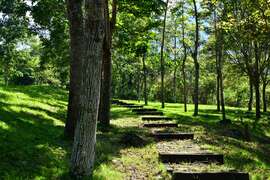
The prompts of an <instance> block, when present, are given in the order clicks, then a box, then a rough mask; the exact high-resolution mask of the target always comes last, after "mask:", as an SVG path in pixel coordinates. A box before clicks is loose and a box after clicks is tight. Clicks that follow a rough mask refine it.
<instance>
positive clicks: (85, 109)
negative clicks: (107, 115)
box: [68, 0, 105, 179]
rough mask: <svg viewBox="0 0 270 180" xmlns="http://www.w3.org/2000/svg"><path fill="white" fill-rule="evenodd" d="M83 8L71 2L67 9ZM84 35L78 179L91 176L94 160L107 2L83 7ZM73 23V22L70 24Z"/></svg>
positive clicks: (75, 154)
mask: <svg viewBox="0 0 270 180" xmlns="http://www.w3.org/2000/svg"><path fill="white" fill-rule="evenodd" d="M78 4H79V5H80V6H81V5H82V4H81V3H79V1H78V0H68V9H69V10H70V11H71V12H72V10H73V7H74V6H78ZM81 9H83V12H84V14H85V15H84V17H83V19H84V31H83V32H84V33H83V37H82V38H83V41H82V42H81V43H82V44H83V53H82V60H81V61H80V62H81V63H82V65H81V66H80V69H79V70H80V72H81V81H79V82H78V84H79V90H80V91H79V98H78V102H79V103H78V105H79V106H78V118H77V119H78V121H77V125H76V128H75V136H74V143H73V149H72V155H71V167H70V171H71V174H72V176H74V177H75V178H76V179H79V178H83V177H84V176H91V175H92V173H93V165H94V158H95V144H96V124H97V117H98V106H99V96H100V83H101V66H102V54H103V53H102V46H103V40H104V34H105V20H104V19H105V18H104V16H105V15H104V14H105V2H104V0H86V1H85V2H84V4H83V7H82V8H81ZM72 23H73V20H72V18H71V19H70V24H72Z"/></svg>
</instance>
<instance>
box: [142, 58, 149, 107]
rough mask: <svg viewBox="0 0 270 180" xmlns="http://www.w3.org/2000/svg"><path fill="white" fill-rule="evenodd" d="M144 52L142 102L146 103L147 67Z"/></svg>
mask: <svg viewBox="0 0 270 180" xmlns="http://www.w3.org/2000/svg"><path fill="white" fill-rule="evenodd" d="M145 58H146V53H144V54H143V58H142V62H143V87H144V89H143V94H144V104H145V105H148V93H147V69H146V64H145Z"/></svg>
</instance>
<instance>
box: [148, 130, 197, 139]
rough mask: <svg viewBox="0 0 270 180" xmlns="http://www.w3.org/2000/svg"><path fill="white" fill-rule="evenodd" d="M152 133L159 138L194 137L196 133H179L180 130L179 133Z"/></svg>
mask: <svg viewBox="0 0 270 180" xmlns="http://www.w3.org/2000/svg"><path fill="white" fill-rule="evenodd" d="M152 135H153V136H154V137H155V138H157V139H158V140H171V139H179V140H184V139H194V134H193V133H179V132H177V133H157V132H154V133H153V134H152Z"/></svg>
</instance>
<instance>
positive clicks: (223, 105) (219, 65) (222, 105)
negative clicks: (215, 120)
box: [218, 32, 227, 121]
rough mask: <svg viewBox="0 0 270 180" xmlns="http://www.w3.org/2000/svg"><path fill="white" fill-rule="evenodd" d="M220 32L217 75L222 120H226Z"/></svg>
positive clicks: (220, 35) (219, 34) (220, 36)
mask: <svg viewBox="0 0 270 180" xmlns="http://www.w3.org/2000/svg"><path fill="white" fill-rule="evenodd" d="M221 33H222V32H219V33H218V36H219V38H218V41H219V42H218V44H219V45H218V47H219V48H218V49H219V50H218V77H219V78H220V79H219V82H220V103H221V110H222V120H223V121H227V119H226V111H225V100H224V87H223V74H222V69H223V37H222V34H221Z"/></svg>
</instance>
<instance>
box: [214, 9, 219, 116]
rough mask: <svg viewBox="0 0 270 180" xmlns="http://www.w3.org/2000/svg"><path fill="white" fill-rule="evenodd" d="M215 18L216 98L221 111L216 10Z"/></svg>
mask: <svg viewBox="0 0 270 180" xmlns="http://www.w3.org/2000/svg"><path fill="white" fill-rule="evenodd" d="M214 18H215V20H214V21H215V39H216V42H215V56H216V73H217V84H216V85H217V89H216V98H217V111H220V93H219V92H220V87H219V85H220V82H219V80H220V77H219V72H218V71H219V70H218V69H219V68H218V58H219V57H218V33H217V15H216V10H215V11H214Z"/></svg>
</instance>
